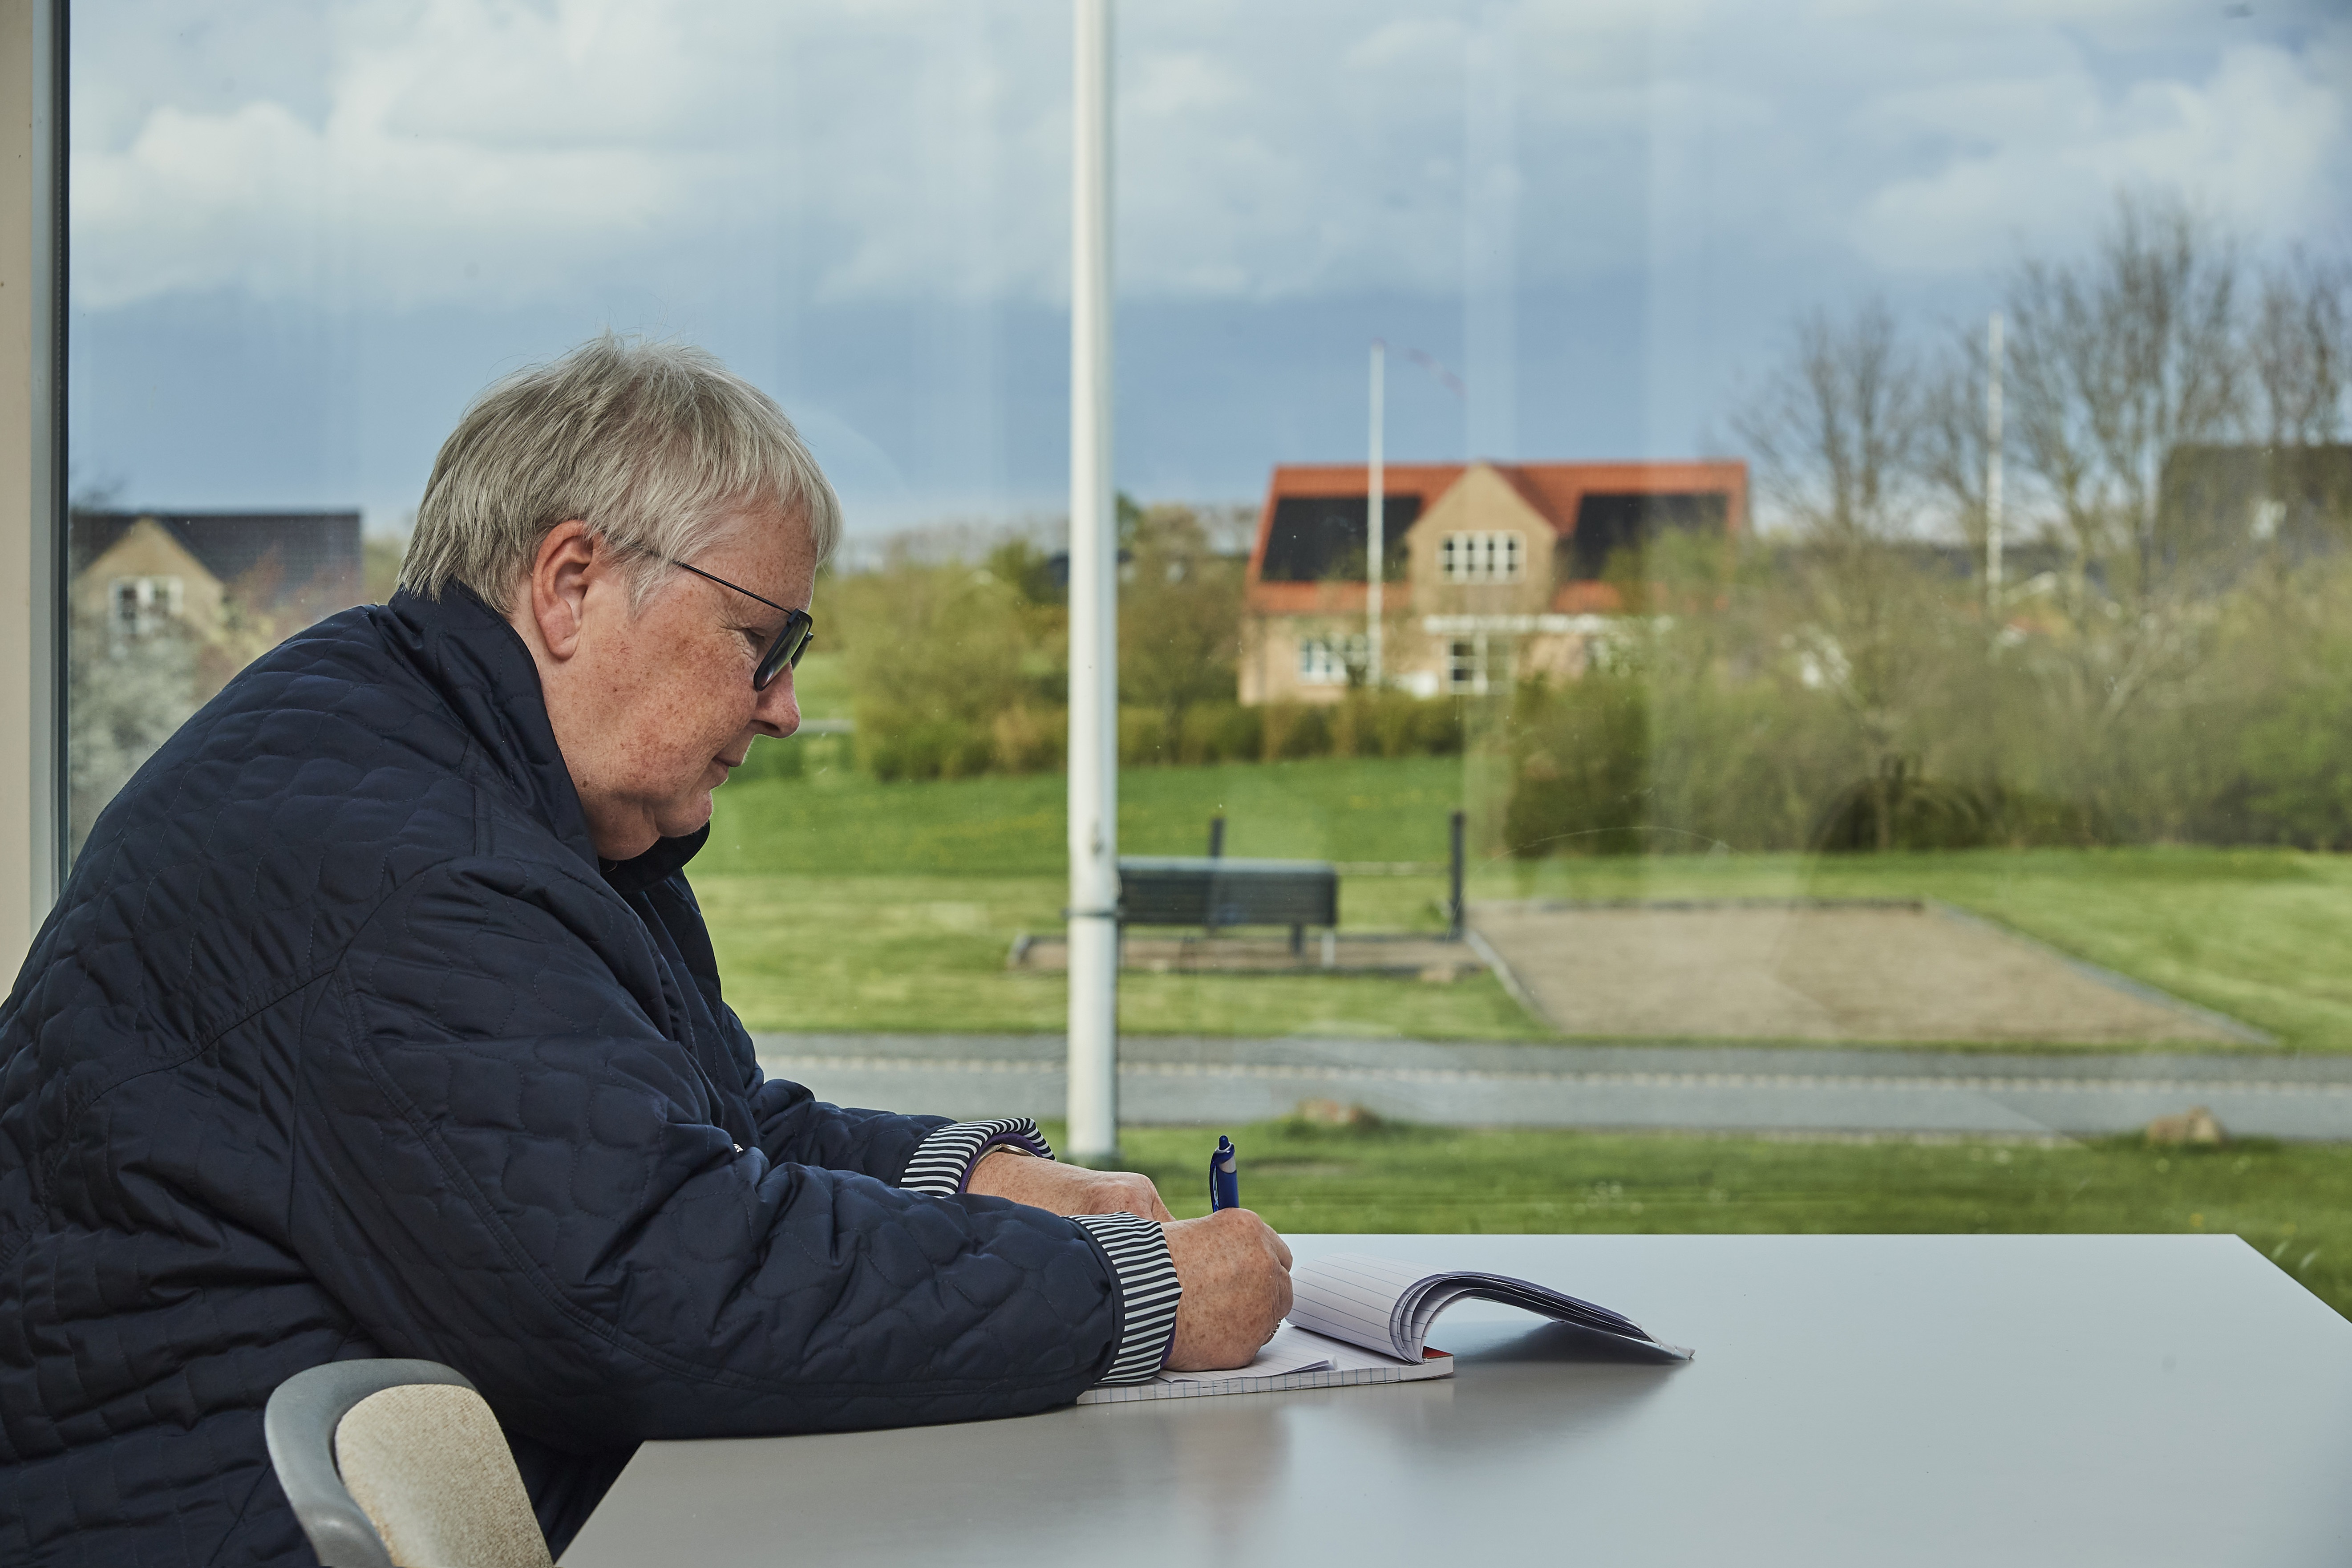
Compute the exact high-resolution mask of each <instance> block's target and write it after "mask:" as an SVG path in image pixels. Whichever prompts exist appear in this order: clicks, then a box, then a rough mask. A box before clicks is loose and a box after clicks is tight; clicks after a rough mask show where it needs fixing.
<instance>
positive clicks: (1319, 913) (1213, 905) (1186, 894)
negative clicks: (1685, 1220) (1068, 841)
mask: <svg viewBox="0 0 2352 1568" xmlns="http://www.w3.org/2000/svg"><path fill="white" fill-rule="evenodd" d="M1118 881H1119V905H1118V909H1119V915H1118V918H1119V923H1120V924H1121V925H1122V926H1199V927H1200V928H1201V929H1202V930H1203V931H1216V930H1218V929H1219V928H1220V927H1223V926H1288V927H1289V928H1290V951H1291V952H1305V951H1306V946H1307V927H1308V926H1320V927H1322V928H1323V929H1324V930H1326V931H1329V930H1331V929H1333V928H1334V927H1336V926H1338V925H1339V868H1338V867H1336V866H1334V865H1332V864H1331V862H1329V861H1328V860H1244V859H1234V858H1226V857H1224V856H1209V855H1184V856H1150V857H1146V856H1135V857H1126V856H1122V857H1121V858H1120V859H1119V862H1118Z"/></svg>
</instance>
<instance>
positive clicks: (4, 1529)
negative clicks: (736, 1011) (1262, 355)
mask: <svg viewBox="0 0 2352 1568" xmlns="http://www.w3.org/2000/svg"><path fill="white" fill-rule="evenodd" d="M699 844H700V841H699V839H698V838H697V839H695V840H690V841H671V842H667V843H665V844H663V845H661V846H658V847H656V849H655V850H653V851H652V852H651V853H649V854H648V855H647V856H646V857H644V858H641V859H640V860H637V861H633V862H630V863H628V864H626V865H623V866H617V867H613V866H605V867H600V866H599V865H598V863H597V862H596V860H595V858H594V857H593V851H592V850H591V848H590V847H589V845H588V843H587V839H586V836H585V832H584V829H583V825H582V821H581V816H580V810H579V803H578V801H577V798H576V797H575V796H574V795H573V793H572V785H571V782H570V779H569V776H568V775H567V773H565V771H564V769H563V765H562V757H561V755H560V754H559V753H558V752H557V750H556V747H555V743H554V738H553V736H552V734H551V732H550V731H549V730H548V726H547V720H546V714H545V710H544V709H543V708H542V707H541V703H540V700H539V691H538V682H537V679H536V678H535V675H534V674H533V672H532V670H531V668H530V659H529V655H528V654H527V653H526V652H525V651H524V649H523V648H522V647H521V644H520V641H519V640H518V639H517V638H516V637H514V635H513V633H512V632H511V631H509V629H508V628H507V627H506V626H505V625H504V624H503V623H502V622H501V621H499V619H498V618H497V617H496V616H493V615H492V614H491V613H490V612H489V611H488V609H486V608H485V607H484V606H482V605H480V604H479V602H478V601H476V600H473V599H472V598H471V597H470V596H467V595H462V593H460V594H457V595H453V596H452V597H451V599H449V600H448V601H446V602H444V603H442V604H438V605H436V604H428V603H425V602H423V601H419V600H416V599H415V598H413V597H410V596H408V595H402V596H400V597H398V598H396V599H395V600H394V602H393V604H392V605H389V606H383V607H370V608H363V609H359V610H353V611H350V612H346V613H345V614H343V615H341V616H336V617H334V618H333V619H331V620H330V621H327V622H324V623H322V624H321V625H320V626H316V627H313V628H312V629H311V630H310V631H309V632H307V633H305V634H303V635H302V636H300V637H297V638H295V639H294V640H292V641H290V642H289V643H287V644H286V645H285V646H283V647H280V648H278V650H277V651H276V652H274V653H272V654H271V655H269V656H268V658H265V659H263V660H261V661H260V662H259V663H257V665H255V666H254V667H253V668H250V669H248V670H247V672H246V673H245V674H243V675H241V676H240V677H238V679H236V681H234V682H232V683H231V685H230V686H229V688H228V689H226V690H225V691H224V692H222V693H221V695H220V696H219V697H218V698H217V699H215V700H214V701H213V702H212V703H211V704H209V705H208V706H207V707H206V708H205V710H203V711H202V712H201V713H199V714H198V715H197V716H196V717H195V718H194V719H193V720H191V721H189V723H188V724H187V725H186V726H185V727H184V729H183V730H182V731H180V733H179V734H178V735H177V736H175V737H174V738H173V740H172V742H170V743H169V744H168V745H166V746H165V747H164V749H163V751H162V752H159V753H158V754H157V756H156V757H155V758H154V760H153V761H152V762H151V763H149V764H148V765H147V766H146V767H145V768H144V769H142V771H141V773H139V775H138V776H137V777H136V778H135V779H134V780H132V782H131V784H130V785H129V786H128V787H127V788H125V789H124V791H123V792H122V794H121V795H120V796H118V797H117V799H116V801H115V803H114V804H113V805H111V806H110V807H109V808H108V809H107V811H106V812H105V814H104V815H103V816H101V817H100V820H99V823H98V826H97V828H96V830H95V831H94V832H93V834H92V835H91V837H90V840H89V845H88V847H86V848H85V850H84V851H83V854H82V856H81V858H80V860H79V863H78V864H77V866H76V868H75V870H74V874H73V877H72V879H70V881H69V882H68V886H67V889H66V893H65V896H64V897H63V899H61V900H60V901H59V904H58V909H57V910H56V911H55V912H54V913H53V914H52V915H51V917H50V919H49V920H48V921H47V924H46V925H45V926H44V927H43V929H42V931H41V934H40V937H39V939H38V941H37V943H36V944H35V947H34V950H33V952H32V954H31V956H30V957H29V958H28V959H27V961H26V965H25V969H24V971H23V973H22V974H21V975H20V976H19V978H18V981H17V984H16V990H15V992H14V993H13V994H11V995H10V997H9V998H8V1001H7V1003H6V1005H5V1007H0V1561H5V1562H7V1563H108V1564H117V1563H121V1564H180V1563H208V1562H215V1561H228V1562H259V1563H308V1562H309V1561H310V1554H309V1552H308V1548H307V1547H306V1546H305V1545H304V1544H303V1543H302V1542H301V1539H300V1536H299V1531H297V1530H296V1529H295V1527H294V1524H293V1521H292V1518H291V1516H290V1514H289V1512H288V1511H287V1510H286V1507H285V1502H284V1499H283V1497H282V1496H281V1495H280V1494H279V1493H278V1488H277V1485H276V1483H275V1481H274V1480H273V1479H271V1477H270V1475H269V1470H268V1459H267V1457H266V1455H265V1453H264V1450H263V1447H262V1442H261V1422H260V1413H261V1407H262V1404H263V1402H264V1401H265V1400H266V1399H267V1398H268V1394H269V1391H270V1390H271V1389H272V1388H274V1387H275V1386H276V1385H277V1384H278V1383H279V1382H281V1381H282V1380H283V1379H285V1378H286V1377H288V1376H289V1375H291V1374H292V1373H295V1372H297V1371H299V1370H301V1369H302V1368H304V1367H307V1366H311V1365H315V1364H318V1363H321V1362H325V1361H329V1360H332V1359H336V1358H338V1357H344V1356H366V1355H415V1356H425V1357H429V1358H432V1359H434V1360H437V1361H444V1362H447V1363H450V1364H452V1365H454V1366H457V1367H458V1368H460V1369H461V1370H463V1371H464V1372H465V1373H467V1376H469V1377H470V1378H472V1379H473V1381H474V1382H475V1384H477V1385H478V1387H479V1388H480V1389H481V1390H482V1392H483V1394H485V1395H486V1396H487V1397H488V1399H489V1401H490V1403H491V1405H492V1406H493V1408H494V1409H495V1410H496V1411H497V1413H498V1415H499V1421H500V1424H501V1425H502V1426H504V1427H505V1428H506V1430H507V1432H508V1434H509V1438H510V1439H511V1441H512V1442H513V1445H514V1447H515V1450H516V1456H517V1459H518V1461H519V1463H520V1468H522V1471H523V1475H524V1479H525V1481H526V1483H527V1484H528V1485H529V1486H530V1490H531V1494H532V1497H533V1500H534V1503H535V1505H536V1506H537V1507H538V1509H539V1511H540V1514H541V1521H542V1523H543V1524H544V1525H545V1526H546V1527H547V1529H548V1532H549V1535H550V1537H551V1540H552V1541H553V1542H556V1543H557V1544H558V1546H559V1548H560V1546H561V1543H562V1542H563V1541H565V1540H566V1539H568V1537H569V1535H570V1534H571V1532H572V1531H573V1530H575V1529H576V1528H577V1526H578V1523H579V1521H580V1520H581V1519H583V1518H584V1517H585V1513H586V1510H587V1509H588V1508H589V1507H591V1506H593V1502H594V1500H595V1499H596V1497H597V1496H598V1495H599V1494H600V1493H601V1492H602V1490H603V1489H604V1486H606V1485H607V1484H609V1482H610V1480H611V1478H612V1477H613V1475H614V1474H616V1473H617V1472H618V1469H619V1468H620V1466H621V1465H622V1464H623V1463H625V1461H626V1458H627V1455H628V1452H629V1450H630V1449H631V1447H634V1446H635V1444H636V1443H637V1442H638V1441H640V1440H643V1439H645V1438H648V1437H679V1436H714V1435H725V1434H751V1433H775V1432H799V1431H817V1430H833V1429H841V1428H848V1427H858V1426H892V1425H901V1424H908V1423H915V1422H927V1421H944V1420H959V1419H970V1418H976V1417H982V1416H992V1415H1010V1414H1016V1413H1021V1412H1026V1411H1033V1410H1039V1409H1044V1408H1046V1407H1048V1406H1051V1405H1057V1404H1061V1403H1065V1402H1066V1401H1067V1400H1069V1399H1070V1398H1071V1397H1073V1396H1074V1395H1075V1394H1077V1393H1078V1392H1079V1391H1080V1390H1081V1389H1083V1388H1085V1387H1086V1386H1087V1385H1088V1384H1091V1383H1092V1382H1094V1381H1095V1380H1096V1379H1097V1377H1098V1376H1099V1375H1100V1374H1101V1373H1102V1371H1103V1369H1104V1368H1105V1366H1106V1365H1107V1364H1108V1361H1109V1358H1110V1355H1111V1353H1112V1352H1113V1350H1114V1348H1115V1346H1116V1345H1117V1343H1118V1340H1119V1328H1120V1325H1119V1306H1118V1290H1117V1286H1116V1284H1115V1282H1114V1279H1113V1277H1112V1272H1111V1268H1110V1266H1109V1263H1108V1258H1106V1256H1105V1255H1104V1253H1103V1251H1102V1250H1101V1248H1100V1247H1099V1246H1098V1245H1097V1243H1096V1242H1095V1241H1093V1240H1092V1239H1091V1238H1090V1237H1088V1236H1087V1233H1086V1232H1085V1231H1084V1229H1083V1228H1082V1227H1080V1226H1076V1225H1075V1224H1073V1223H1071V1222H1069V1221H1066V1220H1062V1219H1057V1218H1055V1217H1053V1216H1051V1215H1044V1214H1041V1213H1039V1212H1038V1211H1035V1210H1032V1209H1024V1208H1020V1207H1018V1206H1017V1205H1011V1204H1005V1203H1001V1202H998V1201H996V1200H993V1199H988V1198H980V1197H970V1196H963V1197H953V1198H936V1197H929V1196H925V1195H922V1194H917V1193H913V1192H908V1191H904V1190H901V1189H899V1188H898V1187H897V1186H896V1185H894V1184H895V1183H896V1182H897V1181H898V1179H899V1177H900V1174H901V1173H902V1172H903V1171H904V1169H905V1167H906V1164H907V1163H908V1159H909V1158H910V1157H911V1156H912V1155H913V1153H914V1152H915V1150H916V1149H917V1148H918V1147H919V1145H920V1144H921V1142H922V1141H923V1140H924V1139H925V1138H926V1137H927V1136H928V1135H929V1134H930V1133H931V1132H932V1131H935V1130H936V1129H938V1128H940V1127H941V1126H943V1125H945V1122H944V1120H943V1119H940V1118H929V1117H904V1116H894V1115H889V1114H886V1113H883V1112H878V1111H868V1110H845V1109H842V1108H838V1107H835V1106H828V1105H824V1104H820V1103H818V1102H817V1101H816V1100H814V1099H813V1098H812V1097H811V1096H810V1094H809V1093H808V1091H807V1090H806V1089H803V1088H801V1087H800V1086H798V1085H795V1084H789V1083H782V1082H771V1081H765V1080H763V1079H762V1078H761V1073H760V1070H759V1068H758V1066H757V1064H756V1063H755V1061H754V1060H753V1058H752V1054H751V1041H750V1039H749V1037H747V1036H746V1035H745V1034H744V1032H743V1030H742V1027H741V1026H740V1024H739V1023H738V1022H737V1021H736V1019H735V1017H734V1015H733V1014H732V1013H731V1012H730V1011H729V1010H728V1009H727V1007H726V1005H725V1004H724V1003H723V1001H722V1000H721V999H720V996H719V979H718V973H717V969H716V965H715V963H713V961H712V958H711V953H710V945H709V937H708V934H707V932H706V931H704V929H703V925H702V919H701V915H700V913H699V911H698V910H697V909H696V907H695V903H694V899H693V894H692V891H691V889H689V888H688V885H687V883H686V880H685V879H684V877H683V875H682V874H681V873H680V869H679V868H681V867H682V866H683V865H684V864H685V862H686V861H687V859H688V858H690V857H691V855H692V854H693V852H694V850H695V849H697V848H698V847H699Z"/></svg>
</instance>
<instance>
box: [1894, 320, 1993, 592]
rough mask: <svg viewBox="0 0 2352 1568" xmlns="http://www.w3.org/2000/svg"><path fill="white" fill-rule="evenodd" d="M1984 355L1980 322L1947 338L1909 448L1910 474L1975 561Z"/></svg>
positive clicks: (1984, 442)
mask: <svg viewBox="0 0 2352 1568" xmlns="http://www.w3.org/2000/svg"><path fill="white" fill-rule="evenodd" d="M1986 352H1987V351H1986V345H1985V336H1984V328H1983V326H1982V324H1981V323H1977V324H1972V325H1969V326H1968V327H1963V328H1960V329H1958V330H1957V331H1954V332H1953V333H1952V334H1951V339H1950V342H1948V344H1947V345H1946V346H1945V348H1944V349H1943V352H1942V353H1940V354H1938V355H1937V358H1936V360H1935V362H1934V363H1932V364H1931V365H1930V366H1929V367H1927V369H1926V370H1925V371H1924V372H1923V373H1922V374H1921V378H1920V387H1919V405H1918V407H1919V421H1918V433H1917V437H1916V440H1915V441H1914V442H1913V444H1912V447H1911V459H1912V465H1913V472H1914V473H1915V474H1916V477H1917V479H1918V480H1919V482H1920V483H1922V484H1923V485H1924V486H1925V487H1926V488H1927V492H1928V493H1929V494H1930V495H1931V496H1933V497H1935V498H1936V500H1937V501H1938V502H1940V503H1941V505H1942V506H1943V507H1945V508H1946V509H1948V510H1949V512H1950V513H1951V518H1952V521H1953V522H1954V523H1955V524H1957V525H1958V528H1959V531H1960V534H1961V537H1963V538H1964V539H1966V540H1967V541H1968V542H1969V551H1970V552H1971V554H1972V555H1973V556H1974V557H1975V558H1976V559H1977V560H1979V561H1982V560H1983V559H1984V549H1985V531H1986V528H1987V526H1988V524H1987V501H1986V497H1985V472H1986V468H1987V466H1988V463H1987V459H1988V458H1990V436H1989V434H1988V432H1987V430H1986V425H1985V389H1986V379H1987V369H1988V367H1987V363H1986V358H1985V355H1986ZM2005 445H2006V443H2004V446H2005Z"/></svg>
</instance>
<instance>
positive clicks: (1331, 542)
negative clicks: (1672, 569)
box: [1241, 461, 1748, 702]
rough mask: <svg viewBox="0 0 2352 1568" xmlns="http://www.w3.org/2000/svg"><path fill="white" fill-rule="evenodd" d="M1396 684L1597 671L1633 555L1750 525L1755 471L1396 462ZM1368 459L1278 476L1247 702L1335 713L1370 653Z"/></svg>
mask: <svg viewBox="0 0 2352 1568" xmlns="http://www.w3.org/2000/svg"><path fill="white" fill-rule="evenodd" d="M1382 486H1383V489H1384V491H1385V503H1384V504H1383V506H1382V507H1381V518H1382V522H1383V531H1384V532H1385V534H1386V539H1385V541H1384V543H1385V548H1384V550H1383V554H1384V555H1385V557H1386V561H1385V563H1384V566H1385V570H1384V571H1383V572H1382V574H1381V598H1382V605H1381V627H1382V634H1383V635H1382V637H1381V644H1382V675H1383V678H1384V679H1386V681H1387V682H1388V683H1390V684H1392V685H1395V686H1400V687H1402V688H1404V689H1407V690H1410V691H1413V692H1415V693H1418V694H1419V695H1422V696H1424V697H1436V696H1441V695H1446V694H1454V693H1461V694H1470V693H1483V692H1485V691H1486V690H1487V689H1490V687H1493V686H1496V685H1499V684H1500V683H1501V682H1502V681H1504V680H1507V679H1510V678H1512V677H1515V676H1526V675H1533V674H1538V673H1542V674H1551V675H1558V676H1562V677H1574V676H1577V675H1580V674H1581V673H1582V672H1583V670H1584V668H1585V667H1586V664H1587V662H1588V661H1589V659H1590V658H1591V650H1592V645H1593V643H1594V640H1595V639H1596V638H1600V637H1606V636H1608V635H1609V630H1610V626H1611V624H1612V619H1613V617H1615V616H1619V615H1621V614H1622V609H1623V606H1622V603H1621V600H1620V595H1619V594H1618V591H1617V589H1616V588H1615V587H1613V586H1612V584H1611V583H1610V582H1609V581H1608V577H1609V574H1610V570H1611V563H1612V559H1614V558H1616V557H1617V555H1618V553H1619V552H1621V551H1625V550H1629V549H1639V548H1640V547H1641V546H1642V545H1643V543H1645V542H1647V541H1649V540H1651V539H1654V538H1655V537H1657V536H1658V535H1659V534H1661V533H1664V532H1688V533H1698V534H1701V535H1706V536H1713V537H1719V538H1724V539H1729V538H1730V537H1732V536H1733V535H1735V534H1737V533H1738V532H1739V531H1742V530H1743V529H1745V528H1746V527H1747V525H1748V465H1746V464H1745V463H1741V462H1736V461H1722V462H1678V463H1486V462H1475V463H1392V464H1390V465H1388V466H1386V467H1385V468H1383V469H1382ZM1370 515H1371V513H1370V481H1369V476H1368V473H1367V470H1366V468H1365V467H1364V465H1362V464H1360V463H1358V464H1324V463H1286V464H1284V465H1282V466H1280V467H1278V468H1276V469H1275V470H1274V478H1273V480H1272V482H1271V483H1269V484H1268V486H1267V487H1266V496H1265V510H1264V511H1263V512H1261V513H1260V515H1259V518H1258V531H1257V542H1256V545H1255V548H1254V549H1253V550H1252V551H1251V552H1250V562H1249V575H1248V591H1247V597H1246V600H1245V606H1246V609H1245V614H1244V618H1243V632H1242V665H1241V700H1243V701H1244V702H1277V701H1307V702H1336V701H1338V700H1339V698H1340V697H1341V696H1342V695H1343V694H1344V693H1345V691H1346V690H1347V689H1348V687H1349V683H1350V680H1351V679H1356V680H1360V679H1362V673H1363V668H1364V665H1365V661H1366V658H1367V654H1368V645H1369V640H1370V639H1369V637H1368V632H1367V626H1366V623H1365V601H1366V598H1367V588H1368V583H1367V578H1366V574H1365V559H1364V557H1365V551H1366V546H1367V543H1368V535H1369V532H1370V529H1369V526H1368V524H1369V521H1370Z"/></svg>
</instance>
